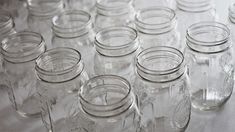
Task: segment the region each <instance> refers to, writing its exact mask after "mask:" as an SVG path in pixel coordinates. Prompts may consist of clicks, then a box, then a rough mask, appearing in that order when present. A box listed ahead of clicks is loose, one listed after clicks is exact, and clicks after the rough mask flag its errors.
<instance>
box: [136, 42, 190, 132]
mask: <svg viewBox="0 0 235 132" xmlns="http://www.w3.org/2000/svg"><path fill="white" fill-rule="evenodd" d="M189 86H190V85H189V79H188V76H187V73H186V67H185V60H184V56H183V54H182V52H180V51H179V50H177V49H175V48H172V47H165V46H156V47H152V48H149V49H146V50H143V51H142V52H141V53H140V54H139V55H138V57H137V64H136V80H135V84H134V88H135V89H134V90H135V92H136V93H137V95H138V98H139V102H140V104H139V105H140V112H141V115H142V125H143V126H142V132H182V131H185V129H186V128H187V126H188V123H189V120H190V115H191V103H190V95H189V91H188V89H189Z"/></svg>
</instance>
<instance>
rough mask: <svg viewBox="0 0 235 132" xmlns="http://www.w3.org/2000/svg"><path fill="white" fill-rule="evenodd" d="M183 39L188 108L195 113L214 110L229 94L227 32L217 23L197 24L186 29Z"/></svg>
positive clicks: (230, 70) (231, 72)
mask: <svg viewBox="0 0 235 132" xmlns="http://www.w3.org/2000/svg"><path fill="white" fill-rule="evenodd" d="M186 39H187V41H186V44H187V48H186V49H185V56H186V59H187V64H188V69H189V71H188V74H189V78H190V79H191V80H192V81H191V89H190V94H191V100H192V106H193V107H194V108H196V109H199V110H212V109H216V108H218V107H219V106H221V105H223V104H224V103H225V102H226V100H228V98H229V97H230V95H231V93H232V91H233V84H234V82H233V78H234V64H233V63H234V62H233V59H234V58H233V51H232V49H231V41H230V31H229V29H228V28H227V26H225V25H224V24H221V23H218V22H201V23H196V24H193V25H192V26H190V27H189V29H188V30H187V36H186Z"/></svg>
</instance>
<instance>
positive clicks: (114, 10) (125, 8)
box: [95, 0, 135, 31]
mask: <svg viewBox="0 0 235 132" xmlns="http://www.w3.org/2000/svg"><path fill="white" fill-rule="evenodd" d="M134 16H135V10H134V8H133V0H115V1H114V0H97V2H96V16H95V29H96V31H99V30H100V29H102V28H106V27H112V26H131V25H132V24H133V21H134Z"/></svg>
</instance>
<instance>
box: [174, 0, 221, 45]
mask: <svg viewBox="0 0 235 132" xmlns="http://www.w3.org/2000/svg"><path fill="white" fill-rule="evenodd" d="M176 6H177V9H176V14H177V20H178V23H179V31H180V33H181V39H182V40H183V42H181V43H183V44H184V43H185V36H186V30H187V29H188V27H189V26H190V25H192V24H194V23H197V22H201V21H215V20H217V19H218V18H217V14H216V10H215V8H214V4H213V0H176Z"/></svg>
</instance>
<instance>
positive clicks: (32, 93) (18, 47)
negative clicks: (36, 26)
mask: <svg viewBox="0 0 235 132" xmlns="http://www.w3.org/2000/svg"><path fill="white" fill-rule="evenodd" d="M45 50H46V47H45V43H44V40H43V38H42V36H41V35H40V34H37V33H34V32H18V33H15V34H13V35H10V36H9V37H7V38H5V39H4V40H3V41H2V45H1V51H2V56H3V69H4V72H5V74H6V77H7V82H8V90H9V98H10V101H11V103H12V105H13V108H14V109H15V110H16V111H17V112H18V113H19V114H20V115H21V116H23V117H36V116H39V115H40V109H39V101H38V99H37V97H36V76H35V74H34V66H35V59H36V58H37V57H38V56H39V55H40V54H42V53H43V52H44V51H45Z"/></svg>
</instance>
